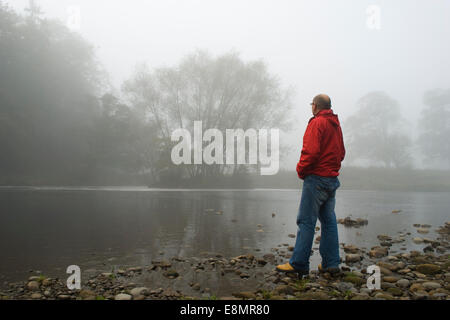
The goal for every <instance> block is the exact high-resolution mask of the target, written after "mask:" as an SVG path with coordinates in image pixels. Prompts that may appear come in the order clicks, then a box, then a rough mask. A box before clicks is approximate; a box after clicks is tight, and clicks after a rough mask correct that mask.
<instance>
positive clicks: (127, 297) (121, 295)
mask: <svg viewBox="0 0 450 320" xmlns="http://www.w3.org/2000/svg"><path fill="white" fill-rule="evenodd" d="M131 298H132V297H131V295H129V294H126V293H119V294H118V295H116V296H115V297H114V300H131Z"/></svg>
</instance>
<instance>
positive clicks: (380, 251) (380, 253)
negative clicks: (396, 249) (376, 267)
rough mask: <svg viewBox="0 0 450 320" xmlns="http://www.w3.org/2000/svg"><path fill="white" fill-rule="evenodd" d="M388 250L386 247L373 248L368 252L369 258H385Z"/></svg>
mask: <svg viewBox="0 0 450 320" xmlns="http://www.w3.org/2000/svg"><path fill="white" fill-rule="evenodd" d="M388 252H389V249H388V248H386V247H378V246H377V247H373V248H372V249H371V250H370V251H369V256H370V257H371V258H381V257H385V256H387V255H388Z"/></svg>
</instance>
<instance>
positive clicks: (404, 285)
mask: <svg viewBox="0 0 450 320" xmlns="http://www.w3.org/2000/svg"><path fill="white" fill-rule="evenodd" d="M395 284H396V285H397V286H398V287H400V288H408V287H409V280H408V279H400V280H398V281H397V282H396V283H395Z"/></svg>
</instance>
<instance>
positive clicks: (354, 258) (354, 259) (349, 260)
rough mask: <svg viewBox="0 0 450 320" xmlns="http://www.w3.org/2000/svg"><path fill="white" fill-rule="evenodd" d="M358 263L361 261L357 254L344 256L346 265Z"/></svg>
mask: <svg viewBox="0 0 450 320" xmlns="http://www.w3.org/2000/svg"><path fill="white" fill-rule="evenodd" d="M359 261H361V256H360V255H359V254H354V253H348V254H346V255H345V262H346V263H353V262H359Z"/></svg>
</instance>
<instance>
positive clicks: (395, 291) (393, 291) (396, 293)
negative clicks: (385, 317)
mask: <svg viewBox="0 0 450 320" xmlns="http://www.w3.org/2000/svg"><path fill="white" fill-rule="evenodd" d="M387 292H389V293H390V294H392V295H393V296H396V297H400V296H402V295H403V291H402V290H401V289H399V288H389V289H387Z"/></svg>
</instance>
